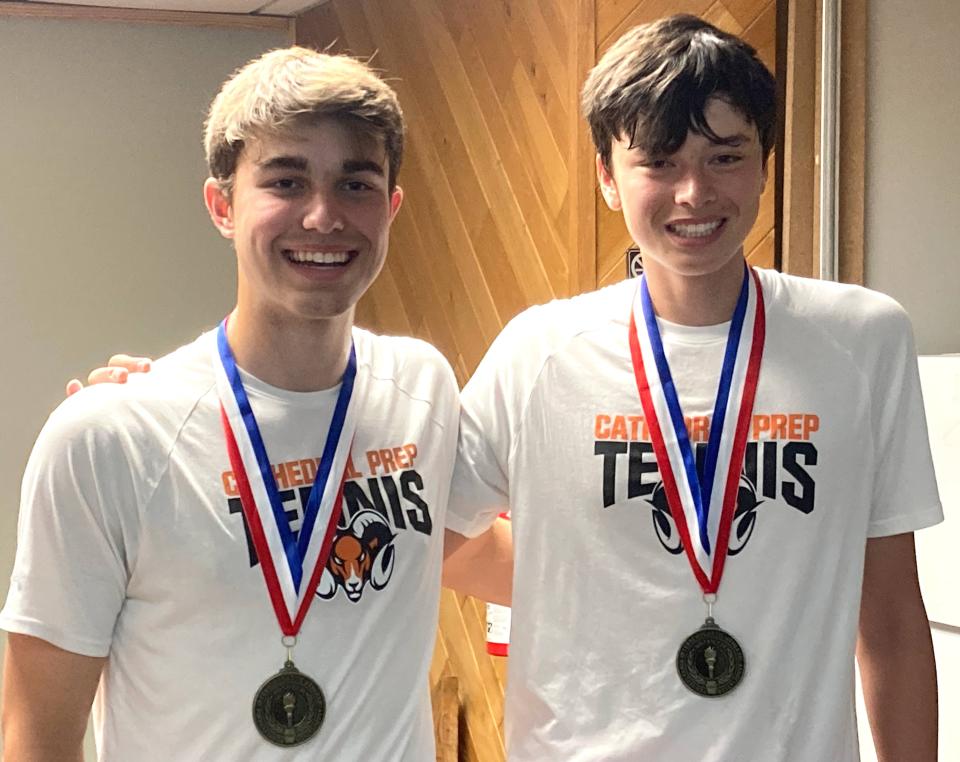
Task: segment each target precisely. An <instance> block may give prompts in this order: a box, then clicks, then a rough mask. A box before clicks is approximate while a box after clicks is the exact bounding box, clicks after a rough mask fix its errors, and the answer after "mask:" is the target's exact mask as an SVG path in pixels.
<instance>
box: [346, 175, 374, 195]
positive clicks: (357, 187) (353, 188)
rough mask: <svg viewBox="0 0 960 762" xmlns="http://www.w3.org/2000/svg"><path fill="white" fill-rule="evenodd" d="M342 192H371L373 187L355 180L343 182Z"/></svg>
mask: <svg viewBox="0 0 960 762" xmlns="http://www.w3.org/2000/svg"><path fill="white" fill-rule="evenodd" d="M343 188H344V190H348V191H350V192H351V193H362V192H364V191H369V190H373V186H372V185H371V184H370V183H368V182H365V181H363V180H358V179H356V178H353V179H350V180H345V181H344V182H343Z"/></svg>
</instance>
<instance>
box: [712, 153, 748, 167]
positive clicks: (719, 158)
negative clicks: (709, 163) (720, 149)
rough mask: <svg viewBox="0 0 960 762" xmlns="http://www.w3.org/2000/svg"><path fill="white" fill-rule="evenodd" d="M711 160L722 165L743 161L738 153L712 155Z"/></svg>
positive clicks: (727, 165)
mask: <svg viewBox="0 0 960 762" xmlns="http://www.w3.org/2000/svg"><path fill="white" fill-rule="evenodd" d="M713 161H714V163H715V164H719V165H720V166H722V167H729V166H732V165H734V164H739V163H740V162H741V161H743V156H741V155H740V154H738V153H721V154H717V155H716V156H714V157H713Z"/></svg>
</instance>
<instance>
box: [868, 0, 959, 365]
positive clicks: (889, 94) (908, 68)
mask: <svg viewBox="0 0 960 762" xmlns="http://www.w3.org/2000/svg"><path fill="white" fill-rule="evenodd" d="M867 34H868V43H867V44H868V47H867V72H868V75H867V136H866V137H867V167H866V257H865V259H866V262H865V266H866V285H867V286H869V287H870V288H875V289H877V290H879V291H884V292H886V293H888V294H890V295H891V296H893V297H894V298H896V299H897V300H898V301H900V303H901V304H903V306H904V307H906V309H907V311H908V312H909V313H910V316H911V318H912V319H913V325H914V330H915V332H916V335H917V343H918V347H919V350H920V353H921V354H942V353H946V352H960V297H958V295H960V246H958V241H960V147H958V140H957V136H958V135H960V77H958V76H957V72H958V71H960V47H958V45H957V40H958V38H960V3H957V2H956V0H873V2H871V3H870V4H869V5H868V29H867Z"/></svg>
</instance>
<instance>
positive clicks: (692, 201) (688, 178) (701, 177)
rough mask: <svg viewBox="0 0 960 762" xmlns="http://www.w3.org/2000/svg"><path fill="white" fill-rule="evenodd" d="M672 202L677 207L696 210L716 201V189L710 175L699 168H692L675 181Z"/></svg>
mask: <svg viewBox="0 0 960 762" xmlns="http://www.w3.org/2000/svg"><path fill="white" fill-rule="evenodd" d="M674 200H675V201H676V203H677V205H678V206H686V207H689V208H692V209H698V208H700V207H703V206H707V205H708V204H710V203H712V202H714V201H716V200H717V193H716V189H715V188H714V185H713V178H711V177H710V173H709V172H708V171H706V170H705V169H703V168H701V167H693V168H691V169H690V170H688V171H687V172H685V173H684V174H683V176H682V177H680V179H679V180H678V181H677V185H676V188H675V190H674Z"/></svg>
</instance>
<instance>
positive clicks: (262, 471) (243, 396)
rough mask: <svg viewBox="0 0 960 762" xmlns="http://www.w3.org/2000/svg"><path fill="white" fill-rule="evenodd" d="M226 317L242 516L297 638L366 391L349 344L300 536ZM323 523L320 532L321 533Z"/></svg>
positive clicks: (336, 516)
mask: <svg viewBox="0 0 960 762" xmlns="http://www.w3.org/2000/svg"><path fill="white" fill-rule="evenodd" d="M227 320H229V318H227V319H225V320H224V321H223V322H222V323H221V324H220V328H219V329H218V331H217V341H216V344H215V346H214V349H213V355H214V357H213V367H214V374H215V376H216V379H217V392H218V394H219V396H220V417H221V420H222V423H223V432H224V435H225V437H226V441H227V453H228V455H229V457H230V465H231V467H232V468H233V474H234V477H235V478H236V480H237V487H238V490H239V492H240V502H241V505H242V506H243V515H244V517H245V518H246V521H247V526H248V528H249V530H250V536H251V539H252V541H253V545H254V548H255V549H256V552H257V559H258V560H259V561H260V568H261V571H262V572H263V578H264V581H265V582H266V585H267V592H268V593H269V595H270V602H271V603H272V604H273V610H274V613H275V614H276V616H277V621H278V622H279V623H280V629H281V630H282V631H283V634H284V635H296V634H297V633H298V632H299V631H300V626H301V624H302V623H303V619H304V617H305V616H306V614H307V610H308V609H309V608H310V604H311V603H312V602H313V597H314V593H315V592H316V589H317V585H318V584H319V582H320V576H321V574H322V573H323V568H324V567H325V566H326V563H327V559H328V558H329V556H330V549H331V547H332V545H333V537H334V534H335V533H336V529H337V524H338V522H339V521H340V513H341V508H342V505H343V485H344V482H345V481H346V471H347V465H348V463H349V457H350V447H351V445H352V444H353V437H354V433H355V432H356V428H357V420H358V418H359V413H358V411H359V408H360V404H359V401H360V399H362V394H359V393H355V391H356V387H357V386H358V384H357V356H356V348H355V347H354V345H353V343H352V342H351V345H350V355H349V357H348V359H347V368H346V370H345V372H344V374H343V380H342V382H341V384H340V392H339V394H338V395H337V402H336V406H335V407H334V411H333V418H332V419H331V421H330V428H329V430H328V432H327V438H326V442H325V443H324V447H323V454H322V456H321V458H320V463H319V465H318V466H317V474H316V478H315V479H314V483H313V487H312V488H311V490H310V497H309V498H308V500H307V506H306V508H305V509H304V515H303V522H302V524H301V527H300V532H299V535H298V536H296V537H295V536H294V534H293V531H292V530H291V529H290V524H289V522H288V521H287V516H286V511H285V510H284V507H283V502H282V501H281V500H280V493H279V491H278V490H277V483H276V480H275V479H274V476H273V470H272V468H271V467H270V459H269V457H268V456H267V450H266V447H265V445H264V443H263V437H262V436H261V434H260V428H259V426H258V425H257V420H256V417H255V416H254V414H253V409H252V408H251V407H250V400H249V398H248V397H247V393H246V390H245V389H244V388H243V381H242V380H241V378H240V372H239V370H238V368H237V364H236V360H235V359H234V357H233V352H232V351H231V350H230V344H229V342H228V341H227ZM318 526H322V527H324V530H323V531H322V532H318V531H316V529H317V527H318Z"/></svg>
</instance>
